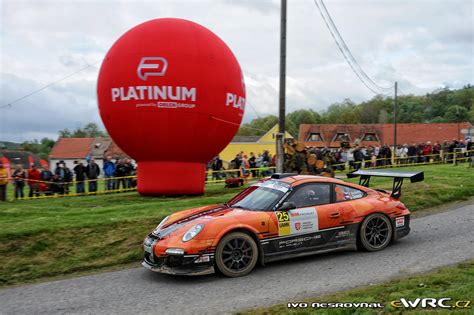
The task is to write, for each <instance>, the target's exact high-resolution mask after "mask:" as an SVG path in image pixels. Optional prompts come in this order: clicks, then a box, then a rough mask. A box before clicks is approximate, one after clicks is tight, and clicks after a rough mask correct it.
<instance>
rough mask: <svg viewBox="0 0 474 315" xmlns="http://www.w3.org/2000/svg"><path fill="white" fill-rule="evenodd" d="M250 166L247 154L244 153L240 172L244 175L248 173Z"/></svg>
mask: <svg viewBox="0 0 474 315" xmlns="http://www.w3.org/2000/svg"><path fill="white" fill-rule="evenodd" d="M249 168H250V164H249V160H248V159H247V155H244V156H243V157H242V162H241V164H240V173H241V175H242V176H245V175H247V174H248V171H247V170H248V169H249Z"/></svg>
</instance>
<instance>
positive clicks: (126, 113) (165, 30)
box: [97, 18, 245, 195]
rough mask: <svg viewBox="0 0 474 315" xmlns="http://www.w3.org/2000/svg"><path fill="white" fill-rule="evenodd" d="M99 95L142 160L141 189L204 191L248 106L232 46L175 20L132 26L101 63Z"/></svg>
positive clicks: (113, 126) (112, 124)
mask: <svg viewBox="0 0 474 315" xmlns="http://www.w3.org/2000/svg"><path fill="white" fill-rule="evenodd" d="M97 93H98V100H99V110H100V115H101V117H102V121H103V122H104V125H105V127H106V128H107V131H108V132H109V134H110V136H111V137H112V139H113V140H114V141H115V142H116V143H117V144H118V146H119V147H120V148H121V149H122V150H124V151H125V152H126V153H127V154H129V155H130V156H131V157H133V158H134V159H135V160H136V161H137V162H138V191H139V192H140V193H141V194H143V195H162V194H165V195H173V194H201V193H203V192H204V180H205V169H206V165H205V164H206V162H207V161H209V160H211V159H212V158H213V157H214V156H215V155H216V154H218V153H219V152H220V151H222V149H224V147H225V146H226V145H227V144H228V143H229V142H230V141H231V139H232V137H233V136H234V135H235V133H236V132H237V130H238V128H239V125H240V122H241V120H242V117H243V113H244V107H245V86H244V80H243V75H242V71H241V69H240V66H239V64H238V62H237V60H236V58H235V56H234V55H233V54H232V52H231V50H230V49H229V47H227V45H226V44H225V43H224V42H223V41H222V40H221V39H220V38H219V37H217V36H216V35H215V34H214V33H212V32H211V31H209V30H208V29H206V28H205V27H203V26H201V25H198V24H196V23H194V22H190V21H187V20H182V19H173V18H166V19H156V20H152V21H148V22H145V23H143V24H140V25H138V26H136V27H134V28H133V29H131V30H129V31H128V32H126V33H125V34H124V35H123V36H122V37H121V38H120V39H119V40H118V41H117V42H116V43H115V44H114V45H113V46H112V48H111V49H110V50H109V52H108V53H107V56H106V57H105V59H104V61H103V63H102V67H101V69H100V74H99V80H98V86H97Z"/></svg>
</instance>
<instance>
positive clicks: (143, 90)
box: [110, 57, 197, 109]
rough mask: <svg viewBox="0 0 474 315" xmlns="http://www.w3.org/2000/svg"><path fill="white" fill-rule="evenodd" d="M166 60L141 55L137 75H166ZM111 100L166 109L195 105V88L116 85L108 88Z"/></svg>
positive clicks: (145, 78) (142, 77)
mask: <svg viewBox="0 0 474 315" xmlns="http://www.w3.org/2000/svg"><path fill="white" fill-rule="evenodd" d="M167 69H168V61H167V60H166V58H164V57H143V58H142V59H141V60H140V62H139V64H138V67H137V76H138V78H140V79H141V80H143V81H147V80H148V79H149V78H150V77H162V76H165V75H166V71H167ZM110 95H111V98H112V102H119V101H120V102H126V101H139V102H140V103H137V104H136V107H137V108H140V107H156V108H166V109H178V108H184V109H187V108H194V107H196V104H195V102H196V99H197V88H196V87H188V86H173V85H163V86H160V85H136V86H118V87H113V88H111V89H110Z"/></svg>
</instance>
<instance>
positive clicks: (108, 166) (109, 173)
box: [102, 156, 115, 190]
mask: <svg viewBox="0 0 474 315" xmlns="http://www.w3.org/2000/svg"><path fill="white" fill-rule="evenodd" d="M102 169H103V170H104V177H105V190H114V179H113V177H114V175H115V163H114V162H112V157H111V156H108V157H107V160H106V161H105V162H104V167H103V168H102Z"/></svg>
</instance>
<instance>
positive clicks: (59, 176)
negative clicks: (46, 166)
mask: <svg viewBox="0 0 474 315" xmlns="http://www.w3.org/2000/svg"><path fill="white" fill-rule="evenodd" d="M54 175H56V177H55V178H54V182H56V183H57V186H58V187H57V189H56V192H58V193H59V194H61V195H62V194H64V193H66V194H69V183H70V182H71V180H72V173H71V170H70V169H69V168H68V167H66V163H64V161H59V163H58V164H57V167H56V169H55V170H54Z"/></svg>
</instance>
